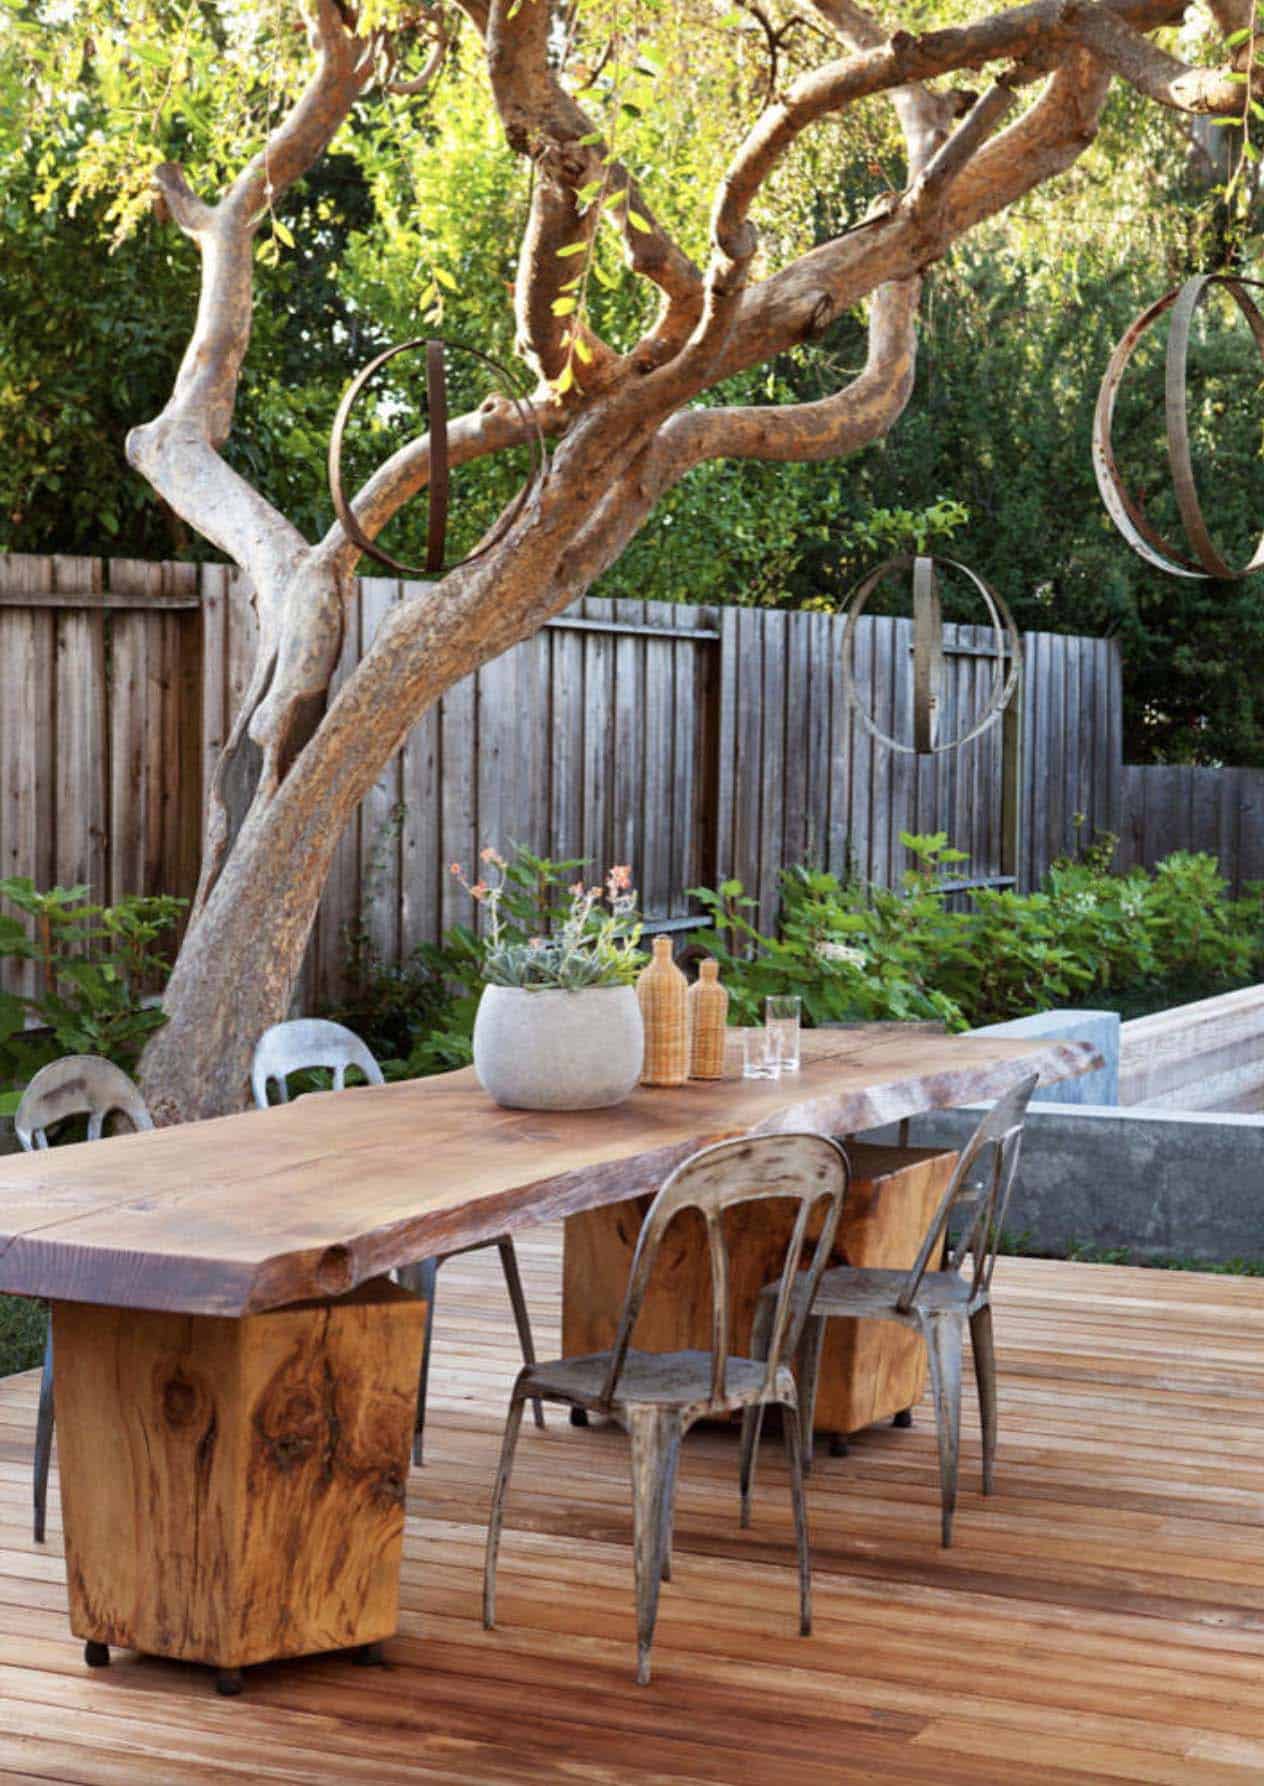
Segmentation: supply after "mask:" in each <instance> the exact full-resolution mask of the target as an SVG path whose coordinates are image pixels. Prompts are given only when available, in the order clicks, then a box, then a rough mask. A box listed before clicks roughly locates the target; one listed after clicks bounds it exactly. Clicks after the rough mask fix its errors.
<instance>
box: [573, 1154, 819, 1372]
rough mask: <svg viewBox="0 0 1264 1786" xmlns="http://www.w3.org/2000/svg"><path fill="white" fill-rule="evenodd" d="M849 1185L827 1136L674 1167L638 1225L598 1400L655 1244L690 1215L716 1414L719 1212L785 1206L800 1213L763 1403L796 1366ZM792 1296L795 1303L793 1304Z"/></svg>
mask: <svg viewBox="0 0 1264 1786" xmlns="http://www.w3.org/2000/svg"><path fill="white" fill-rule="evenodd" d="M850 1177H851V1170H850V1167H849V1166H848V1163H847V1155H846V1154H845V1153H844V1152H843V1150H842V1148H841V1147H840V1146H839V1145H838V1143H837V1142H836V1141H831V1140H830V1139H829V1138H828V1137H827V1136H825V1135H817V1134H804V1133H796V1134H785V1135H752V1136H747V1137H745V1138H744V1139H742V1140H738V1141H721V1142H719V1143H718V1144H717V1145H716V1146H715V1147H707V1148H704V1149H703V1150H702V1152H701V1153H696V1154H694V1156H693V1157H692V1159H688V1160H686V1161H685V1163H684V1164H683V1165H682V1166H678V1167H677V1168H676V1170H675V1172H673V1173H672V1175H671V1177H670V1178H669V1179H668V1180H667V1182H666V1183H665V1184H664V1185H663V1187H662V1189H661V1190H660V1191H659V1193H658V1195H657V1196H656V1197H655V1199H654V1201H653V1203H651V1205H650V1207H649V1210H648V1212H647V1214H646V1217H645V1220H644V1222H643V1223H642V1225H641V1233H640V1238H639V1239H638V1241H637V1245H636V1252H635V1253H634V1254H633V1257H632V1266H631V1269H630V1271H629V1273H628V1293H627V1297H626V1299H625V1301H624V1305H623V1316H622V1319H621V1321H620V1323H619V1334H618V1338H617V1339H616V1340H615V1345H614V1350H613V1352H612V1353H611V1355H610V1368H609V1370H608V1371H607V1373H606V1381H605V1386H604V1389H603V1391H602V1400H603V1401H604V1402H607V1403H608V1402H610V1401H611V1400H612V1399H613V1397H614V1395H615V1393H616V1391H617V1389H618V1385H619V1374H620V1372H621V1371H622V1369H623V1363H624V1360H625V1358H626V1357H627V1353H628V1347H629V1345H630V1343H631V1339H632V1330H633V1328H634V1327H635V1326H636V1319H637V1316H638V1315H639V1314H640V1312H641V1305H642V1303H643V1302H644V1300H645V1294H646V1291H647V1290H648V1288H649V1284H650V1279H651V1277H652V1276H653V1272H654V1265H655V1261H656V1260H657V1257H658V1250H659V1247H660V1245H661V1244H662V1241H663V1237H664V1235H665V1234H666V1232H667V1230H668V1228H669V1227H670V1226H671V1224H672V1222H673V1221H674V1220H675V1218H676V1217H677V1216H678V1215H679V1214H680V1213H681V1212H682V1211H683V1210H686V1209H696V1210H698V1211H699V1212H700V1214H701V1215H702V1217H703V1219H704V1220H705V1222H706V1225H707V1249H708V1254H709V1259H710V1266H711V1308H712V1329H711V1401H712V1403H715V1404H718V1403H721V1402H723V1401H724V1398H725V1391H726V1377H727V1372H728V1361H729V1354H730V1351H731V1349H732V1337H733V1325H732V1304H731V1298H730V1294H729V1257H728V1246H727V1243H726V1241H725V1238H724V1212H725V1210H727V1209H730V1208H732V1207H733V1206H734V1205H735V1204H739V1203H752V1202H756V1201H758V1200H760V1199H771V1198H785V1199H787V1200H791V1201H795V1202H797V1203H798V1205H799V1207H798V1212H797V1214H796V1216H795V1222H794V1229H793V1232H792V1233H791V1236H790V1242H789V1245H788V1246H787V1248H786V1255H785V1261H784V1263H783V1265H782V1269H781V1279H780V1288H779V1291H778V1295H777V1307H776V1312H775V1314H774V1316H773V1324H772V1336H771V1340H770V1343H769V1347H768V1354H767V1357H768V1363H767V1371H766V1375H765V1378H764V1389H765V1393H771V1391H772V1388H773V1385H774V1382H775V1379H776V1375H777V1369H778V1366H779V1365H780V1364H781V1362H782V1359H783V1358H792V1357H793V1356H794V1352H795V1348H796V1347H797V1345H798V1342H799V1331H800V1329H801V1327H802V1325H803V1321H804V1319H805V1317H806V1314H807V1310H808V1307H809V1306H810V1304H811V1301H812V1298H813V1297H815V1295H816V1289H817V1285H818V1284H819V1283H820V1281H821V1274H822V1272H823V1271H824V1270H825V1266H826V1264H827V1262H828V1260H829V1256H830V1250H831V1248H832V1247H833V1244H834V1234H835V1230H836V1229H837V1227H838V1218H839V1214H840V1212H841V1210H842V1206H843V1197H844V1194H845V1193H846V1190H847V1185H848V1182H849V1180H850ZM822 1202H824V1203H825V1204H826V1209H825V1213H824V1220H823V1222H822V1226H821V1232H820V1236H819V1238H818V1240H817V1243H816V1251H815V1252H814V1254H813V1256H812V1263H811V1266H810V1267H809V1269H808V1272H807V1274H806V1293H803V1292H804V1279H803V1276H802V1274H801V1273H800V1271H799V1263H800V1260H801V1258H802V1255H803V1247H804V1242H805V1240H806V1237H807V1229H808V1222H809V1220H810V1218H811V1215H812V1211H813V1210H814V1209H815V1208H816V1207H817V1205H818V1204H820V1203H822ZM796 1289H798V1290H799V1291H800V1294H799V1295H792V1292H794V1291H795V1290H796ZM792 1317H793V1319H792Z"/></svg>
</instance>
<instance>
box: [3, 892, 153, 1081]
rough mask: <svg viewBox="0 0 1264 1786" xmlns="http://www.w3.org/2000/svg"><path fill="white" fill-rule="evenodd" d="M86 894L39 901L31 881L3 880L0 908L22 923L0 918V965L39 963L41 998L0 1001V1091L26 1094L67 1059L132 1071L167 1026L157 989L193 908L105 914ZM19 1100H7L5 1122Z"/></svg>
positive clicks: (16, 996) (128, 907)
mask: <svg viewBox="0 0 1264 1786" xmlns="http://www.w3.org/2000/svg"><path fill="white" fill-rule="evenodd" d="M87 893H88V889H87V888H86V887H53V888H52V889H51V890H49V891H48V892H44V893H41V892H40V891H39V890H38V889H37V888H36V886H35V883H34V882H33V881H32V880H30V879H29V878H28V877H26V876H13V877H11V878H10V879H8V880H0V898H3V899H4V900H7V901H8V903H9V904H10V905H11V906H14V907H16V908H17V911H19V912H20V913H22V914H23V917H21V918H19V917H15V916H13V915H12V914H11V913H8V912H0V959H3V958H8V959H9V960H21V961H30V962H33V963H34V964H35V982H36V986H37V988H38V990H37V991H36V992H35V993H34V994H33V995H25V994H20V993H13V992H0V1084H3V1083H7V1084H9V1085H10V1086H13V1085H17V1086H19V1087H20V1086H21V1085H22V1084H24V1083H25V1081H26V1080H27V1079H29V1078H30V1076H31V1074H32V1073H34V1072H35V1071H36V1070H37V1069H38V1068H39V1067H41V1066H43V1065H44V1064H45V1062H47V1061H49V1060H55V1059H56V1058H57V1057H58V1056H59V1055H62V1054H101V1055H104V1056H105V1057H106V1059H107V1060H112V1061H114V1062H115V1063H116V1064H117V1065H118V1066H121V1067H123V1068H124V1069H125V1070H127V1071H131V1070H132V1068H134V1067H135V1065H136V1062H137V1060H138V1059H139V1057H140V1053H141V1050H142V1048H143V1047H144V1045H145V1042H146V1040H147V1039H148V1037H149V1036H150V1035H152V1033H153V1032H154V1030H156V1029H158V1028H159V1027H160V1026H161V1025H162V1024H163V1023H164V1022H165V1021H166V1019H165V1017H164V1015H163V1012H162V1010H161V1008H160V1006H159V1004H158V1002H157V998H156V997H155V996H153V995H152V993H151V991H150V989H151V988H154V987H157V986H160V985H161V984H162V980H163V979H164V978H165V976H166V973H167V968H168V963H167V960H166V958H165V957H164V956H163V954H162V953H161V949H160V943H161V939H162V938H163V937H164V935H165V934H166V933H168V932H169V931H171V930H172V929H173V928H174V926H175V925H176V923H177V922H178V920H179V917H180V913H181V911H182V910H183V908H184V905H185V901H184V900H182V899H173V898H169V897H167V896H166V895H156V896H143V895H133V896H129V897H128V898H125V899H121V900H119V901H118V902H117V903H116V904H114V905H108V906H103V905H95V904H93V903H92V902H91V901H90V900H89V899H88V898H87ZM23 919H25V920H27V921H26V922H24V921H23ZM31 1019H33V1020H34V1021H33V1023H32V1022H31ZM19 1095H20V1094H19V1092H17V1091H13V1092H9V1093H0V1113H4V1114H8V1113H9V1112H10V1111H11V1110H12V1109H15V1108H16V1106H17V1102H18V1097H19Z"/></svg>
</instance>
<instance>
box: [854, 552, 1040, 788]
mask: <svg viewBox="0 0 1264 1786" xmlns="http://www.w3.org/2000/svg"><path fill="white" fill-rule="evenodd" d="M924 562H925V563H926V564H927V565H928V566H929V567H931V569H932V570H933V567H934V566H935V565H936V564H938V565H941V566H944V565H946V566H948V567H949V568H950V569H952V570H957V571H960V572H961V574H962V575H963V576H965V577H968V578H969V579H970V581H971V582H972V583H973V584H974V586H975V588H976V589H977V590H978V591H979V593H980V595H981V596H982V597H983V600H984V602H985V604H986V606H987V610H988V614H989V616H990V618H991V622H992V632H993V634H994V636H995V639H996V668H995V670H994V671H993V674H992V688H991V692H990V693H989V695H988V699H987V704H986V706H985V707H984V709H983V712H982V714H981V715H980V716H979V718H978V719H977V720H976V721H975V723H974V724H973V725H972V726H971V727H970V729H969V731H967V732H963V733H962V735H961V736H960V737H959V738H952V739H949V740H948V741H947V742H946V743H942V744H941V743H935V744H932V745H931V747H930V749H929V750H928V751H920V750H919V749H918V746H917V744H916V742H914V743H913V744H901V743H900V742H899V740H898V739H896V738H892V737H891V736H890V735H889V733H887V732H884V731H883V730H882V729H881V727H880V726H879V725H878V723H877V721H876V720H875V719H874V717H873V715H872V714H871V713H870V711H869V709H868V708H867V707H866V706H865V704H864V702H863V701H862V700H861V698H860V691H859V690H858V689H857V687H856V625H857V622H858V621H859V619H860V617H861V615H862V614H863V612H864V610H865V605H866V603H867V602H868V600H869V597H870V596H871V595H872V594H873V592H874V590H875V589H876V588H877V587H878V584H879V583H881V582H882V581H883V579H884V578H885V577H888V576H890V575H892V574H893V573H894V572H896V571H901V570H908V569H909V568H910V566H911V567H912V568H913V570H914V575H915V577H916V572H917V564H918V560H917V559H915V558H913V557H911V556H910V555H909V554H908V553H901V554H900V555H899V556H898V557H895V558H888V559H887V560H886V562H885V563H884V564H880V565H879V566H878V567H877V569H876V570H872V571H870V572H869V574H868V576H867V577H865V578H864V579H863V580H862V581H861V582H860V583H858V584H857V586H856V589H855V591H854V593H853V594H852V597H851V599H850V601H849V602H848V604H847V620H846V624H845V626H844V628H843V646H842V672H843V692H844V694H845V695H846V698H847V701H848V704H849V705H850V706H851V707H852V708H853V709H854V710H855V713H856V716H857V718H858V719H859V720H860V723H861V724H862V725H863V726H864V728H865V730H866V731H867V732H868V733H869V735H870V737H871V738H874V739H876V741H877V742H878V743H879V744H883V745H885V746H886V748H887V749H888V750H894V751H899V752H900V753H901V754H902V755H904V756H919V755H924V756H940V755H942V754H943V753H944V752H945V751H949V750H960V749H961V747H962V745H963V744H969V743H970V742H971V740H972V739H974V738H977V737H979V736H980V734H981V733H983V732H986V731H987V729H988V727H989V726H993V725H995V724H996V722H997V720H998V719H999V718H1000V717H1001V715H1002V713H1004V711H1005V709H1006V707H1008V706H1009V703H1010V701H1011V700H1012V699H1013V696H1014V690H1015V689H1016V688H1017V686H1018V678H1019V676H1020V675H1021V673H1022V640H1021V639H1020V637H1019V633H1018V628H1017V627H1016V626H1015V624H1014V617H1013V615H1012V614H1011V613H1010V611H1009V609H1008V607H1007V606H1006V604H1005V602H1004V601H1003V600H1002V599H1001V597H1000V595H999V594H998V593H997V591H996V590H995V589H993V588H991V586H990V585H989V584H988V583H986V582H984V580H983V578H982V577H981V576H979V574H978V572H977V571H972V570H971V569H970V567H969V565H966V564H962V563H960V562H959V560H957V559H955V558H929V557H928V558H926V559H925V560H924ZM936 606H938V601H936ZM914 650H915V652H916V644H915V646H914ZM939 652H940V657H941V674H942V652H943V633H942V625H941V627H940V629H939ZM1007 653H1008V655H1009V659H1010V662H1009V669H1008V672H1007V671H1006V665H1005V658H1006V654H1007Z"/></svg>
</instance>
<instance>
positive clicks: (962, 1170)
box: [896, 1073, 1040, 1314]
mask: <svg viewBox="0 0 1264 1786" xmlns="http://www.w3.org/2000/svg"><path fill="white" fill-rule="evenodd" d="M1039 1083H1040V1075H1039V1073H1032V1074H1030V1075H1029V1076H1028V1077H1027V1078H1026V1079H1022V1080H1020V1081H1019V1083H1018V1084H1017V1085H1016V1086H1014V1087H1013V1089H1012V1090H1011V1091H1007V1092H1006V1093H1005V1096H1004V1097H1003V1098H999V1099H998V1100H997V1102H996V1103H995V1104H993V1106H992V1108H991V1109H990V1110H989V1111H988V1113H987V1115H986V1116H985V1117H984V1118H983V1120H982V1122H981V1123H980V1124H979V1126H978V1128H977V1129H976V1130H975V1131H974V1133H973V1135H971V1137H970V1139H969V1141H968V1142H967V1143H966V1145H965V1147H964V1149H963V1150H962V1153H961V1158H960V1159H959V1160H958V1161H957V1167H956V1170H955V1172H954V1173H953V1175H952V1178H951V1180H950V1181H949V1184H948V1188H947V1190H946V1191H945V1192H944V1194H943V1196H942V1198H941V1199H940V1203H939V1208H938V1209H937V1210H936V1211H935V1219H934V1221H932V1223H931V1225H930V1227H929V1229H928V1230H927V1234H926V1238H925V1240H924V1241H923V1242H922V1246H921V1251H920V1252H919V1253H918V1255H917V1262H916V1264H915V1265H914V1266H913V1269H912V1270H911V1271H910V1272H909V1275H908V1278H907V1280H906V1281H905V1284H904V1288H903V1289H902V1290H901V1292H900V1294H899V1297H898V1299H897V1301H896V1307H897V1308H898V1309H900V1310H901V1312H902V1313H904V1314H907V1313H908V1311H909V1310H910V1309H911V1308H912V1306H913V1302H914V1299H915V1298H916V1296H917V1292H918V1289H919V1287H920V1285H921V1282H922V1279H923V1278H924V1277H925V1275H926V1272H927V1270H928V1269H930V1266H931V1261H932V1260H933V1259H936V1258H938V1257H939V1256H940V1255H941V1253H942V1252H943V1250H944V1242H945V1239H946V1237H947V1235H948V1228H949V1223H950V1222H951V1220H952V1215H953V1211H954V1210H955V1209H956V1208H957V1207H958V1206H959V1205H963V1204H964V1205H965V1206H966V1207H967V1208H968V1209H969V1212H970V1213H969V1219H968V1221H967V1222H966V1226H965V1228H964V1230H963V1231H962V1234H961V1237H960V1239H959V1240H958V1241H957V1243H956V1245H955V1246H954V1247H953V1248H952V1251H951V1253H950V1254H949V1257H948V1269H949V1270H950V1271H959V1270H960V1269H961V1267H962V1265H963V1264H964V1262H965V1259H966V1256H967V1254H968V1255H969V1256H970V1258H971V1260H972V1266H971V1281H970V1292H971V1295H972V1296H978V1295H979V1294H980V1293H981V1292H983V1291H986V1290H988V1289H990V1288H991V1284H992V1273H993V1271H994V1269H995V1267H996V1251H997V1247H998V1246H999V1244H1000V1239H1001V1229H1002V1226H1003V1224H1004V1221H1005V1212H1006V1210H1007V1209H1008V1208H1009V1199H1010V1192H1011V1191H1012V1190H1013V1188H1014V1175H1015V1173H1016V1172H1017V1170H1018V1156H1019V1152H1020V1150H1021V1148H1022V1142H1023V1124H1024V1122H1025V1120H1026V1116H1027V1106H1028V1104H1029V1103H1030V1102H1031V1094H1032V1092H1034V1091H1035V1089H1036V1087H1037V1085H1039ZM980 1162H982V1165H983V1178H982V1183H980V1182H979V1172H978V1171H977V1168H978V1166H979V1164H980Z"/></svg>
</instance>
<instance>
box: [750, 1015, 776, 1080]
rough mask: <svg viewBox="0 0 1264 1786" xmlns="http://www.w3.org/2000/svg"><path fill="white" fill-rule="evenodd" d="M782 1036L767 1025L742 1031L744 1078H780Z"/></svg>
mask: <svg viewBox="0 0 1264 1786" xmlns="http://www.w3.org/2000/svg"><path fill="white" fill-rule="evenodd" d="M780 1077H781V1036H780V1034H779V1033H778V1032H777V1031H776V1030H773V1029H770V1028H769V1027H768V1026H767V1025H765V1026H764V1028H763V1029H744V1030H743V1031H742V1078H743V1079H780Z"/></svg>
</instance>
